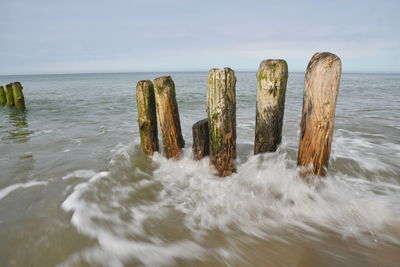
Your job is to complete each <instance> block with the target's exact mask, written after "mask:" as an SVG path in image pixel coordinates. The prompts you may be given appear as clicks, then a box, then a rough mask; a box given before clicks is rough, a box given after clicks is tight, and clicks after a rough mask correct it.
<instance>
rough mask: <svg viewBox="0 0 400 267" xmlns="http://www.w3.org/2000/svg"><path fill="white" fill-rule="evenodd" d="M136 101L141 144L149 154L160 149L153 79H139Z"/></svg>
mask: <svg viewBox="0 0 400 267" xmlns="http://www.w3.org/2000/svg"><path fill="white" fill-rule="evenodd" d="M136 102H137V111H138V124H139V132H140V146H141V147H142V150H143V152H144V153H145V154H147V155H153V153H154V152H156V151H159V147H158V131H157V114H156V102H155V98H154V86H153V83H152V82H151V81H139V82H138V83H137V85H136Z"/></svg>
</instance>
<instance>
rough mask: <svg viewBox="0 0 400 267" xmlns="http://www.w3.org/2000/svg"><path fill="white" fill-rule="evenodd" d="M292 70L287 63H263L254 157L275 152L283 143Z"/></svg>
mask: <svg viewBox="0 0 400 267" xmlns="http://www.w3.org/2000/svg"><path fill="white" fill-rule="evenodd" d="M287 79H288V66H287V63H286V61H285V60H282V59H269V60H264V61H262V62H261V64H260V67H259V69H258V72H257V81H258V83H257V101H256V131H255V140H254V154H258V153H265V152H274V151H276V149H277V148H278V146H279V144H280V143H281V141H282V125H283V114H284V110H285V94H286V83H287Z"/></svg>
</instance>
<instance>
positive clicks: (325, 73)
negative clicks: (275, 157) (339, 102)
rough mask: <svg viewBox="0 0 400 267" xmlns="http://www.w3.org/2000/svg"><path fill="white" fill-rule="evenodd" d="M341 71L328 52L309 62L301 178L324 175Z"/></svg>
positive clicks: (300, 156)
mask: <svg viewBox="0 0 400 267" xmlns="http://www.w3.org/2000/svg"><path fill="white" fill-rule="evenodd" d="M341 69H342V63H341V61H340V58H339V57H338V56H336V55H334V54H331V53H328V52H320V53H316V54H315V55H314V56H313V57H312V58H311V60H310V62H309V63H308V67H307V71H306V75H305V81H304V98H303V114H302V118H301V124H300V144H299V152H298V159H297V164H298V165H299V166H302V168H301V170H300V175H301V176H307V175H308V174H311V173H314V174H316V175H318V176H324V175H325V174H326V168H327V167H328V162H329V155H330V152H331V144H332V134H333V124H334V120H335V109H336V99H337V95H338V90H339V83H340V75H341Z"/></svg>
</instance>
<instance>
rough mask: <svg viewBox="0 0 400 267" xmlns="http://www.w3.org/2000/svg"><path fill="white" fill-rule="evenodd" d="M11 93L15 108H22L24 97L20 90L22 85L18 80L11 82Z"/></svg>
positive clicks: (23, 106) (23, 107)
mask: <svg viewBox="0 0 400 267" xmlns="http://www.w3.org/2000/svg"><path fill="white" fill-rule="evenodd" d="M12 89H13V95H14V105H15V108H16V109H19V110H24V109H25V108H26V107H25V98H24V93H23V92H22V89H23V87H22V85H21V83H20V82H15V83H13V84H12Z"/></svg>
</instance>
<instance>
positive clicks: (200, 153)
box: [192, 119, 210, 160]
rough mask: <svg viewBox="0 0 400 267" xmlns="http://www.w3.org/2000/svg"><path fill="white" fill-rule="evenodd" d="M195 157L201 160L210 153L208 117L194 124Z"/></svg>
mask: <svg viewBox="0 0 400 267" xmlns="http://www.w3.org/2000/svg"><path fill="white" fill-rule="evenodd" d="M192 133H193V157H194V159H196V160H201V159H202V158H204V157H207V156H209V155H210V139H209V135H208V134H209V133H208V119H204V120H201V121H198V122H196V123H195V124H193V126H192Z"/></svg>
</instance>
